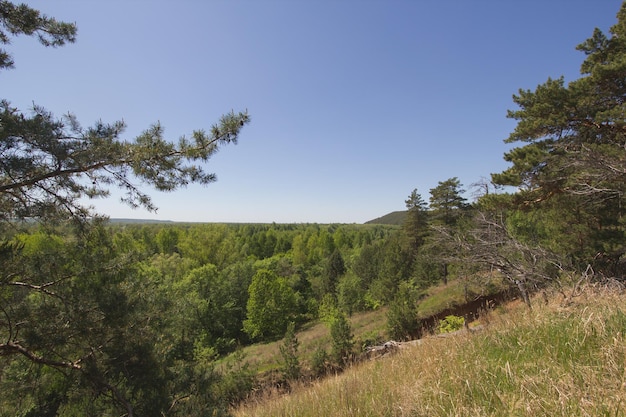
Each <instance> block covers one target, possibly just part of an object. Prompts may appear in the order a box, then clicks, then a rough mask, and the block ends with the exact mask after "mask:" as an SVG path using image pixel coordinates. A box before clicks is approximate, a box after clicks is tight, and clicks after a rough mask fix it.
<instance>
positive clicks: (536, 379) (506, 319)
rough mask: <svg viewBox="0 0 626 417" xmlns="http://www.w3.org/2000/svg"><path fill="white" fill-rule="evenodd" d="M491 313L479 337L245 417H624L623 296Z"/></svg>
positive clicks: (244, 411) (248, 410) (431, 348)
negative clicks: (504, 416)
mask: <svg viewBox="0 0 626 417" xmlns="http://www.w3.org/2000/svg"><path fill="white" fill-rule="evenodd" d="M561 301H562V298H560V297H554V298H552V299H551V300H550V301H549V302H548V303H547V304H545V303H544V302H543V300H539V299H537V300H535V307H534V309H533V310H532V311H529V310H528V309H526V308H525V307H524V306H522V305H520V304H519V303H514V304H510V305H508V306H507V307H504V308H499V309H496V310H495V311H494V312H492V313H491V314H490V315H488V316H487V317H486V318H485V319H483V321H484V322H483V324H484V325H485V326H484V328H483V329H482V330H480V331H475V332H472V333H466V332H464V331H463V332H460V333H458V334H456V335H453V336H449V337H445V338H444V337H430V338H426V339H423V340H422V341H421V342H420V343H419V344H415V345H412V346H408V347H405V348H403V349H401V351H400V353H399V354H397V355H395V356H392V357H389V358H386V359H380V360H376V361H371V362H367V363H363V364H361V365H358V366H355V367H353V368H351V369H349V370H348V371H346V372H345V373H343V374H341V375H338V376H335V377H331V378H328V379H326V380H323V381H320V382H318V383H315V384H314V385H312V386H303V387H299V388H296V389H295V391H294V392H293V393H292V394H290V395H288V396H280V397H276V398H272V397H270V398H264V399H261V400H258V402H257V403H255V404H252V403H250V404H247V405H245V406H243V407H240V408H239V409H237V410H234V411H233V414H234V415H235V416H238V417H245V416H258V417H263V416H272V417H280V416H300V417H307V416H339V417H342V416H355V417H356V416H359V417H363V416H502V415H514V416H602V415H606V416H624V415H626V367H625V365H626V363H625V355H626V337H625V336H626V314H625V313H624V311H625V310H626V294H618V293H614V292H612V293H609V292H598V291H591V290H587V292H585V293H584V294H583V296H581V297H578V298H576V299H574V302H573V303H572V304H570V305H568V306H566V307H564V306H562V305H561Z"/></svg>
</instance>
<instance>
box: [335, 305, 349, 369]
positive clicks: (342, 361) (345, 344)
mask: <svg viewBox="0 0 626 417" xmlns="http://www.w3.org/2000/svg"><path fill="white" fill-rule="evenodd" d="M330 337H331V339H332V348H331V352H330V356H331V358H332V359H333V360H334V361H335V363H336V364H338V365H339V366H344V365H346V364H347V363H348V362H349V361H350V359H351V357H352V348H353V346H354V336H353V335H352V328H351V327H350V323H349V322H348V319H347V318H346V316H345V314H343V313H339V314H338V315H337V316H335V318H334V320H332V321H331V322H330Z"/></svg>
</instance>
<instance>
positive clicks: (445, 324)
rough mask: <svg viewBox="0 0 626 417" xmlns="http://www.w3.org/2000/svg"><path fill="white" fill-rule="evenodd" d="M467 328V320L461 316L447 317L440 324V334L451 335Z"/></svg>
mask: <svg viewBox="0 0 626 417" xmlns="http://www.w3.org/2000/svg"><path fill="white" fill-rule="evenodd" d="M463 326H465V319H464V318H463V317H459V316H452V315H451V316H447V317H446V318H445V319H443V320H441V321H440V322H439V333H451V332H456V331H457V330H461V329H462V328H463Z"/></svg>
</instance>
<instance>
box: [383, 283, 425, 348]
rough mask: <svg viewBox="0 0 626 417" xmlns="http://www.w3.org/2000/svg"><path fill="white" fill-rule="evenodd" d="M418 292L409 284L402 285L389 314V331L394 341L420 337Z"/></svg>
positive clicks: (391, 304)
mask: <svg viewBox="0 0 626 417" xmlns="http://www.w3.org/2000/svg"><path fill="white" fill-rule="evenodd" d="M419 296H420V294H419V292H418V290H417V289H416V288H415V287H414V286H413V285H411V284H410V283H408V282H403V283H402V284H401V285H400V288H399V290H398V293H397V294H396V296H395V298H394V300H393V301H392V302H391V303H390V304H389V310H388V312H387V331H388V333H389V336H390V337H391V338H392V339H394V340H409V339H414V338H416V337H418V336H420V332H421V327H420V325H419V321H418V314H417V313H418V302H419Z"/></svg>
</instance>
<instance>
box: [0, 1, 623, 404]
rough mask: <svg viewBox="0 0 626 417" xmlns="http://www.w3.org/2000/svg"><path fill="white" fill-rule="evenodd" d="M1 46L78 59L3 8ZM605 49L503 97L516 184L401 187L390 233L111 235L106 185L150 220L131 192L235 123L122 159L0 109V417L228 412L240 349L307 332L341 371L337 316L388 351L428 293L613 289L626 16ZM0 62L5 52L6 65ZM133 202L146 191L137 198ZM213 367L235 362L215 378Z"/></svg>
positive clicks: (172, 169) (191, 166) (57, 123)
mask: <svg viewBox="0 0 626 417" xmlns="http://www.w3.org/2000/svg"><path fill="white" fill-rule="evenodd" d="M0 29H1V30H0V42H1V43H2V44H8V42H9V40H10V38H11V37H13V36H17V35H20V34H22V35H27V36H31V35H35V36H38V37H39V39H40V40H41V42H42V43H43V44H44V45H46V46H50V45H52V46H60V45H63V44H64V43H66V42H73V41H74V38H75V35H76V27H75V25H73V24H68V23H63V22H59V21H56V20H54V19H52V18H49V17H46V16H42V15H41V14H40V13H39V12H38V11H36V10H34V9H31V8H29V7H27V6H16V5H14V4H12V3H11V2H7V1H2V2H0ZM611 35H612V36H610V37H607V36H606V35H605V34H603V33H602V32H601V31H599V30H596V31H595V32H594V33H593V35H592V37H591V38H590V39H588V40H587V41H585V42H583V43H582V44H581V45H579V46H578V49H579V50H580V51H582V52H583V53H584V55H585V59H584V61H583V63H582V66H581V78H579V79H577V80H575V81H572V82H570V83H569V84H565V82H564V80H563V78H557V79H549V80H547V81H546V82H545V83H544V84H542V85H539V86H538V87H537V88H536V89H535V90H534V91H531V90H520V91H519V92H518V93H517V94H516V95H515V96H514V103H515V105H516V106H517V109H516V110H512V111H510V112H509V114H508V116H509V117H510V118H512V119H513V120H515V121H517V126H516V128H515V129H514V131H513V132H512V133H511V135H510V137H509V138H508V139H507V140H506V141H507V142H508V143H512V144H515V145H516V147H514V148H513V149H512V150H511V151H510V152H508V153H507V154H506V155H505V159H506V160H507V161H509V162H510V168H508V169H507V170H505V171H504V172H501V173H496V174H493V175H492V178H491V179H490V180H484V181H482V182H480V183H476V184H472V185H470V187H471V188H472V189H473V191H474V192H473V195H476V198H475V199H474V200H472V201H469V200H468V199H467V198H466V197H465V196H466V195H467V192H468V190H467V189H465V188H464V187H465V186H464V185H463V184H462V183H461V181H460V180H459V179H458V178H456V177H451V178H448V179H442V180H441V181H440V182H439V183H438V185H437V186H436V187H434V188H432V189H430V190H428V195H426V194H423V192H420V190H417V189H414V190H412V191H411V190H407V194H408V195H407V199H406V201H405V204H406V209H407V210H406V212H403V213H402V214H401V216H400V217H398V215H397V214H396V215H394V216H392V217H393V218H394V219H398V218H400V219H401V220H400V221H399V223H400V224H398V225H384V224H375V223H376V222H373V224H364V225H356V224H352V225H344V224H330V225H321V224H183V223H161V224H132V223H109V222H108V221H107V219H106V218H102V217H100V216H98V215H97V213H93V212H92V211H91V210H90V209H89V207H86V206H85V205H84V198H85V197H89V198H97V197H105V196H107V195H108V192H109V189H110V188H111V187H114V188H119V189H122V190H123V191H125V192H126V194H125V202H126V203H127V204H130V205H131V206H141V207H145V208H147V209H149V210H151V209H154V207H153V205H152V202H151V200H150V197H149V195H148V194H147V193H145V192H144V191H143V189H144V187H145V184H148V185H151V186H152V187H154V188H155V189H157V190H163V191H173V190H176V189H178V188H180V187H181V186H184V185H186V184H188V183H191V182H199V183H203V184H208V183H210V182H212V181H213V180H214V179H215V178H214V176H213V174H211V173H207V172H205V171H204V170H203V168H202V164H203V163H204V162H206V161H207V160H208V159H209V158H210V157H211V156H212V155H213V154H214V153H215V152H216V151H217V149H218V148H220V147H222V146H225V145H227V144H229V143H234V142H236V141H237V139H238V137H239V135H240V131H241V130H242V129H243V128H244V127H245V125H246V124H247V123H249V116H248V114H247V113H245V112H243V113H235V112H231V113H228V114H226V115H224V116H223V117H222V119H221V120H220V121H219V122H218V123H217V124H216V125H215V126H213V127H212V128H211V129H210V131H208V132H205V131H203V130H198V131H196V132H195V133H194V135H193V137H192V138H181V139H180V140H179V141H178V142H177V143H174V142H172V141H170V140H168V139H166V138H164V137H163V133H162V130H161V129H160V127H159V126H158V125H155V126H152V127H150V128H148V129H147V130H146V131H145V132H144V133H143V134H141V135H140V136H139V137H137V138H135V139H134V140H133V141H125V140H122V136H123V131H124V125H123V123H122V122H117V123H113V124H104V123H102V122H99V123H96V124H95V125H94V126H93V127H90V128H87V129H85V128H82V127H81V126H80V125H79V124H78V122H77V121H76V120H75V118H74V117H73V116H71V115H70V116H66V117H63V118H61V119H58V118H56V117H55V116H54V115H52V114H51V113H49V112H48V111H46V110H45V109H43V108H38V107H35V108H34V109H33V112H32V113H30V114H28V113H23V112H22V111H20V110H18V109H15V108H13V107H12V106H11V105H10V103H9V102H8V101H3V102H2V106H1V109H0V137H1V139H2V142H1V143H0V155H1V160H0V169H1V171H0V210H1V211H0V233H1V234H0V391H1V392H2V393H3V395H2V397H1V398H0V415H1V416H16V415H19V416H54V415H63V416H78V415H81V416H82V415H125V416H140V415H150V416H156V415H167V416H186V415H220V414H224V415H225V414H227V413H228V406H229V404H232V403H234V402H237V401H238V400H240V399H242V398H245V396H246V395H247V394H248V393H249V391H250V390H251V389H252V388H253V386H254V379H255V372H254V370H253V369H251V368H249V367H247V366H246V363H247V362H246V358H245V357H243V356H238V355H240V354H239V352H240V351H241V348H242V347H243V346H246V345H250V344H253V343H259V342H267V341H276V340H281V339H283V338H284V340H285V344H284V348H283V349H281V351H282V353H283V354H284V355H283V356H284V358H285V375H286V377H289V378H298V377H299V376H300V371H301V369H302V368H303V367H304V366H303V364H301V363H299V362H298V359H297V355H296V350H297V341H296V340H294V336H293V334H294V331H295V330H296V329H298V328H299V327H301V326H304V325H306V324H307V323H311V322H314V321H318V320H321V321H323V322H325V323H327V324H328V326H329V329H330V334H331V336H332V341H333V343H332V346H331V348H330V351H329V352H320V355H324V357H323V358H322V359H323V361H327V362H330V363H332V364H333V365H334V366H336V367H337V368H341V367H342V366H345V365H346V362H347V361H348V360H349V357H350V355H351V354H352V353H354V351H355V350H356V349H357V348H358V347H356V346H354V344H353V341H352V336H351V330H350V326H349V322H348V320H347V318H348V317H349V316H350V315H352V314H354V313H356V312H360V311H367V310H376V309H380V308H382V307H384V308H385V309H386V311H387V319H388V326H387V332H388V336H389V337H391V338H394V339H396V340H401V339H406V338H411V337H415V336H416V335H419V334H420V332H421V331H422V329H421V328H420V322H419V321H418V320H417V308H418V306H419V303H420V301H421V300H422V297H423V296H424V294H425V291H426V290H427V289H428V288H429V287H430V286H432V285H436V284H442V283H443V284H446V283H448V282H457V283H459V282H460V283H462V285H463V287H464V289H465V297H466V299H467V300H468V301H469V300H471V299H474V298H475V297H477V296H479V295H483V294H487V293H493V292H498V291H503V290H509V291H515V292H516V294H518V295H519V297H521V298H522V299H523V300H524V301H525V302H526V303H527V305H528V307H532V306H531V297H530V295H531V294H532V293H533V292H534V291H537V290H539V289H541V288H545V287H548V286H549V287H551V288H556V289H559V288H563V287H564V286H567V285H575V284H576V282H579V281H581V280H589V281H603V280H619V281H623V280H624V273H625V271H626V257H625V256H626V255H625V254H626V239H625V227H626V225H625V223H624V203H626V201H625V198H624V192H625V191H626V190H625V188H626V134H625V132H626V117H625V113H624V98H625V97H626V84H625V83H624V80H625V79H626V60H625V59H624V57H626V6H623V7H622V9H621V10H620V11H619V13H618V22H617V24H616V25H615V26H614V27H613V28H612V29H611ZM11 66H12V58H11V55H10V54H9V53H7V52H6V51H4V50H1V51H0V68H1V69H9V68H11ZM138 184H140V185H141V186H140V185H138ZM224 358H229V359H228V360H225V359H224Z"/></svg>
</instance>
